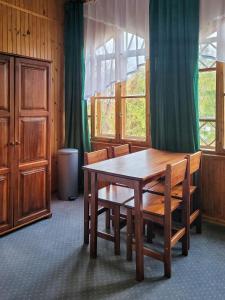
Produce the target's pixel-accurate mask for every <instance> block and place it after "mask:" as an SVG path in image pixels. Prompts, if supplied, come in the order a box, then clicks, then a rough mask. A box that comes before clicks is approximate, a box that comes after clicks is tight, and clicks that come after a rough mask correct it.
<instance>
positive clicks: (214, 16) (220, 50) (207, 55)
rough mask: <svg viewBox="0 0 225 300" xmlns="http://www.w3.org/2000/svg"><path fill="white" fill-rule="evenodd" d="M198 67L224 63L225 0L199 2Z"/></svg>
mask: <svg viewBox="0 0 225 300" xmlns="http://www.w3.org/2000/svg"><path fill="white" fill-rule="evenodd" d="M199 42H200V53H199V54H200V57H199V60H200V67H203V68H204V67H211V66H214V64H215V61H222V62H225V0H200V40H199Z"/></svg>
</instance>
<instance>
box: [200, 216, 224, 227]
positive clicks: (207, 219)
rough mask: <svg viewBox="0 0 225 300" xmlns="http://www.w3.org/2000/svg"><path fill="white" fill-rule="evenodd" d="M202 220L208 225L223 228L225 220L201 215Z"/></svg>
mask: <svg viewBox="0 0 225 300" xmlns="http://www.w3.org/2000/svg"><path fill="white" fill-rule="evenodd" d="M203 220H204V221H205V222H208V223H212V224H217V225H222V226H225V220H223V219H218V218H214V217H210V216H206V215H203Z"/></svg>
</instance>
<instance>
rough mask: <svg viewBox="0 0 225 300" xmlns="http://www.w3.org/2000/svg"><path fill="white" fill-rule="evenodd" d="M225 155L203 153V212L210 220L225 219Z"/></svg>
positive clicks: (222, 221)
mask: <svg viewBox="0 0 225 300" xmlns="http://www.w3.org/2000/svg"><path fill="white" fill-rule="evenodd" d="M224 180H225V157H224V156H221V155H203V158H202V174H201V186H202V188H201V194H202V195H201V197H202V205H203V207H202V210H203V214H204V215H205V216H206V217H207V218H209V219H210V220H215V221H217V222H220V223H224V220H225V184H224Z"/></svg>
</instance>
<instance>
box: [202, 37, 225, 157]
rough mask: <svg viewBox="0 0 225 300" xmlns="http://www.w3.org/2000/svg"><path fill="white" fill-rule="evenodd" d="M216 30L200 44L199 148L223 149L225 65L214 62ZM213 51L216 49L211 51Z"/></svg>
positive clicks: (218, 150)
mask: <svg viewBox="0 0 225 300" xmlns="http://www.w3.org/2000/svg"><path fill="white" fill-rule="evenodd" d="M216 51H217V43H216V33H214V34H212V35H211V36H210V37H209V38H208V40H207V41H205V42H204V43H202V44H201V45H200V57H199V125H200V147H201V149H202V150H210V151H216V152H218V153H222V152H224V148H225V143H224V141H225V137H224V121H225V117H224V103H225V102H224V100H225V99H224V96H225V94H224V86H225V85H224V78H225V65H224V63H221V62H215V57H216ZM214 52H215V53H214Z"/></svg>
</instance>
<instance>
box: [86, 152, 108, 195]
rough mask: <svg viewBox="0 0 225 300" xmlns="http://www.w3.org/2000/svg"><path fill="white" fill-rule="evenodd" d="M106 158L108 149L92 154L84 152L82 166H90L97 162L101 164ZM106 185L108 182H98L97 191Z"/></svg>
mask: <svg viewBox="0 0 225 300" xmlns="http://www.w3.org/2000/svg"><path fill="white" fill-rule="evenodd" d="M108 158H109V154H108V149H102V150H97V151H93V152H85V153H84V164H85V165H90V164H94V163H97V162H101V161H103V160H106V159H108ZM89 180H90V179H89ZM107 185H109V182H105V181H98V189H101V188H103V187H105V186H107ZM89 188H90V187H89Z"/></svg>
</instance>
